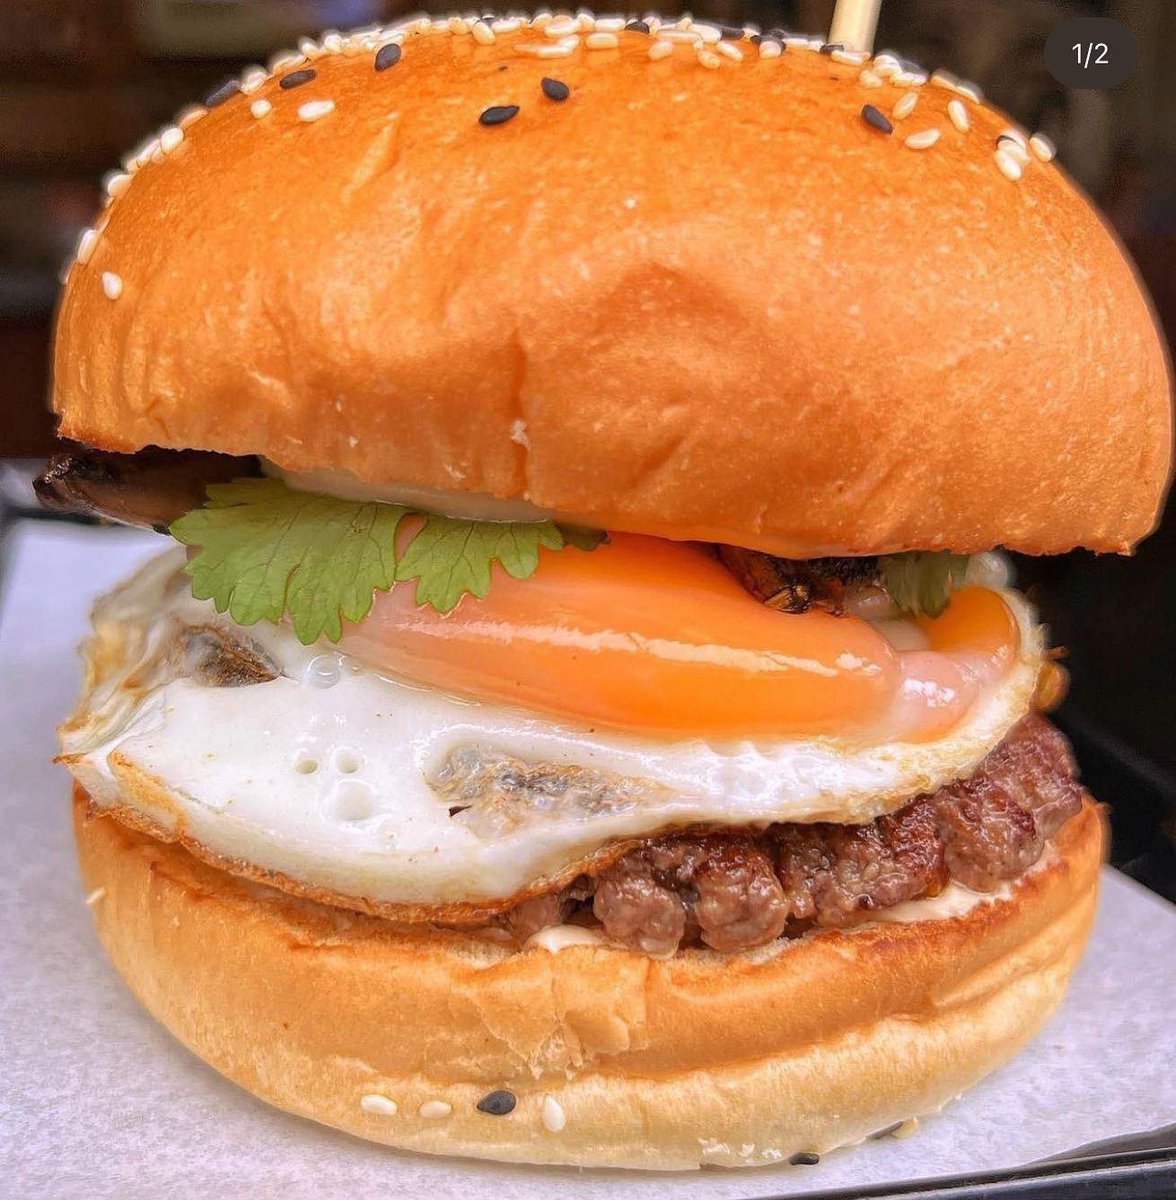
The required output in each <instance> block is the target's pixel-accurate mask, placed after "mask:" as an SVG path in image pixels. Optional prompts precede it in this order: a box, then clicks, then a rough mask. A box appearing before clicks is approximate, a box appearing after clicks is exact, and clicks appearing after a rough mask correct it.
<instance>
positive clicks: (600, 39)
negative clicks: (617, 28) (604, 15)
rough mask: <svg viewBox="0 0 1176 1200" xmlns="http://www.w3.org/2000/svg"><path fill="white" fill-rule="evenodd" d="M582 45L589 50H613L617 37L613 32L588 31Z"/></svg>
mask: <svg viewBox="0 0 1176 1200" xmlns="http://www.w3.org/2000/svg"><path fill="white" fill-rule="evenodd" d="M584 45H585V46H587V47H588V49H589V50H615V49H616V48H617V45H618V38H617V35H616V34H615V33H590V34H589V35H588V36H587V37H586V38H585V39H584Z"/></svg>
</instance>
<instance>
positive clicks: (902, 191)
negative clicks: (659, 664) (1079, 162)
mask: <svg viewBox="0 0 1176 1200" xmlns="http://www.w3.org/2000/svg"><path fill="white" fill-rule="evenodd" d="M537 37H538V35H537V34H536V33H534V32H528V31H524V32H521V33H517V34H505V35H500V36H499V38H498V40H497V42H496V43H495V44H494V45H491V46H480V45H477V44H476V43H475V42H474V41H473V40H472V39H471V38H469V37H467V36H460V37H448V36H422V37H419V38H416V37H414V38H410V39H409V41H408V43H407V44H406V46H405V48H404V54H403V58H402V60H401V62H400V63H399V64H398V65H397V66H396V67H395V68H393V69H391V70H388V71H384V72H380V73H377V72H375V71H374V70H373V67H372V53H371V51H370V50H363V51H362V52H361V53H357V54H354V55H347V54H341V53H339V54H324V55H322V56H320V57H318V58H316V59H315V61H314V63H313V66H314V69H315V70H316V71H317V73H318V76H317V78H316V79H315V80H314V81H313V82H312V83H310V84H306V85H304V86H302V87H299V88H295V89H293V90H289V91H283V90H280V89H279V88H278V86H277V82H276V80H273V79H271V80H269V81H267V82H266V83H264V84H263V85H262V86H261V88H260V90H259V91H258V92H256V93H254V94H253V95H252V96H246V97H242V96H237V97H234V98H232V99H230V100H229V101H227V102H226V103H224V104H223V105H221V106H220V107H218V108H216V109H214V110H213V111H211V112H209V113H208V114H207V115H205V116H203V117H201V118H199V119H198V120H196V121H195V122H194V123H192V124H190V125H188V126H187V127H186V130H185V136H184V140H183V142H182V143H180V145H179V146H178V147H177V148H175V149H173V150H171V151H170V152H169V153H167V154H166V155H163V154H162V153H160V155H159V159H160V161H152V162H148V163H147V165H146V166H144V167H143V168H142V169H141V170H140V171H139V172H138V173H137V174H136V176H135V178H134V179H133V181H132V182H131V184H130V186H129V187H128V188H127V189H126V190H125V192H124V193H123V194H122V195H121V196H120V198H119V199H117V200H116V201H115V202H114V203H113V205H112V207H111V208H110V210H109V211H108V213H107V214H106V218H105V224H104V228H103V229H102V231H101V233H100V236H99V237H98V240H97V242H96V244H95V246H94V247H93V251H92V254H90V256H89V260H88V262H87V263H86V264H85V265H84V266H79V267H75V268H74V269H73V270H72V271H71V273H70V277H69V282H68V286H67V288H66V292H65V297H64V301H63V304H62V307H61V313H60V320H59V323H58V330H57V344H56V358H55V392H54V404H55V407H56V409H57V410H58V411H59V412H60V413H61V414H62V431H63V432H64V433H65V434H67V435H69V436H71V437H76V438H79V439H82V440H85V441H88V442H91V443H94V444H96V445H99V446H103V447H108V448H111V449H116V450H133V449H135V448H138V447H141V446H144V445H146V444H149V443H155V444H159V445H163V446H173V447H198V448H207V449H215V450H222V451H226V452H229V453H234V454H261V455H264V456H266V457H268V458H269V459H271V460H273V461H274V462H276V463H278V464H280V465H281V466H283V467H285V468H289V469H292V470H312V469H318V468H338V469H343V470H346V471H350V472H353V473H354V474H355V475H356V476H358V477H360V478H361V479H364V480H368V481H376V482H384V483H388V482H400V483H407V484H414V485H420V486H425V487H432V488H443V489H452V490H459V491H463V492H476V493H490V494H493V495H494V496H499V497H512V498H523V497H525V498H528V499H529V500H530V501H532V502H533V503H534V504H537V505H540V506H543V507H545V508H549V509H552V510H556V511H558V512H560V513H564V514H570V515H573V516H575V517H577V518H578V519H580V520H582V521H586V522H590V523H592V524H595V525H599V526H603V527H608V528H614V529H622V530H633V531H637V532H643V533H651V534H657V535H663V536H670V537H677V538H688V537H692V538H701V539H705V540H713V541H719V542H728V543H734V544H739V545H745V546H749V547H754V548H762V549H766V550H771V551H774V552H776V553H780V554H784V555H788V556H792V557H806V556H815V555H821V554H836V553H880V552H886V551H897V550H903V549H907V548H911V547H915V548H927V549H930V548H936V547H949V548H952V549H955V550H958V551H975V550H981V549H985V548H988V547H990V546H993V545H995V544H997V543H1002V544H1004V545H1006V546H1009V547H1011V548H1014V549H1017V550H1024V551H1028V552H1031V553H1049V552H1055V551H1061V550H1066V549H1069V548H1071V547H1073V546H1075V545H1084V546H1088V547H1091V548H1094V549H1098V550H1115V551H1122V550H1126V549H1128V548H1130V547H1131V546H1132V545H1133V544H1134V543H1135V542H1136V541H1137V540H1138V539H1139V538H1141V537H1143V536H1144V535H1145V534H1146V533H1147V532H1148V531H1149V529H1150V528H1151V527H1152V525H1153V523H1154V521H1155V519H1156V514H1157V512H1158V509H1159V505H1160V502H1161V499H1162V495H1163V492H1164V488H1165V481H1166V478H1167V474H1168V461H1169V440H1170V411H1169V404H1170V398H1169V390H1170V388H1169V380H1168V370H1167V365H1166V362H1165V357H1164V351H1163V349H1162V344H1161V339H1160V338H1159V336H1158V335H1157V332H1156V328H1155V325H1154V322H1153V318H1152V315H1151V313H1150V311H1149V308H1148V304H1147V302H1146V300H1145V298H1144V296H1143V295H1142V293H1141V291H1140V287H1139V284H1138V282H1137V280H1136V278H1135V276H1134V274H1133V272H1132V269H1131V267H1130V266H1129V264H1128V262H1127V261H1126V259H1125V258H1124V256H1123V254H1122V252H1121V250H1120V248H1119V247H1118V245H1117V244H1116V242H1115V240H1114V238H1113V236H1112V235H1111V234H1110V233H1109V232H1108V230H1107V229H1106V228H1105V227H1104V226H1103V224H1102V223H1101V222H1100V220H1099V218H1098V217H1097V216H1096V214H1095V213H1094V211H1093V210H1092V209H1091V207H1090V205H1089V204H1088V203H1087V201H1086V200H1085V199H1084V198H1083V197H1082V196H1081V195H1080V194H1079V192H1078V191H1077V190H1076V189H1075V187H1074V186H1073V185H1072V184H1071V183H1070V181H1069V180H1068V179H1067V178H1066V177H1065V175H1064V174H1063V172H1062V171H1061V170H1060V169H1059V168H1058V167H1057V166H1056V164H1052V163H1050V164H1045V163H1041V162H1038V161H1037V160H1036V159H1035V158H1034V159H1031V161H1030V162H1029V163H1028V165H1027V166H1026V167H1025V169H1024V175H1023V178H1021V179H1020V180H1019V181H1018V182H1013V181H1011V180H1009V179H1007V178H1006V177H1005V176H1004V175H1003V174H1002V173H1001V172H1000V170H998V169H997V166H996V165H995V163H994V158H993V151H994V144H995V138H996V136H997V135H998V134H999V133H1000V132H1001V131H1002V130H1003V129H1004V128H1005V127H1006V126H1007V124H1008V120H1007V118H1006V117H1004V116H1002V115H1001V114H1000V113H999V112H997V111H996V110H994V109H992V108H989V107H986V106H982V105H978V104H975V103H973V102H972V101H971V100H964V104H965V106H966V108H967V110H968V112H969V114H970V118H971V127H970V129H969V130H968V132H966V133H961V132H958V131H957V130H956V129H955V128H954V127H953V126H952V124H951V122H950V121H949V120H948V119H947V117H946V116H945V112H946V105H947V103H948V102H949V101H950V100H952V99H953V98H958V97H956V96H955V94H954V93H953V92H952V91H951V90H949V89H948V88H947V87H943V86H938V85H936V84H928V85H927V86H924V87H923V88H922V89H921V92H922V95H921V98H920V100H919V103H918V107H917V108H916V110H915V113H914V115H912V116H911V117H909V118H908V119H907V120H906V121H905V122H903V123H900V124H898V125H897V127H896V130H895V133H894V134H893V135H892V136H889V137H888V136H885V135H883V134H881V133H879V132H878V131H876V130H874V129H871V128H870V127H868V126H867V124H866V123H865V122H864V121H863V120H862V117H861V109H862V106H863V104H865V103H867V102H868V103H871V104H874V105H876V106H878V107H879V108H880V109H882V110H883V111H884V112H889V111H890V110H891V109H892V107H893V105H894V103H895V101H896V100H897V99H898V97H899V96H900V95H903V94H905V92H906V90H907V89H904V88H899V87H895V86H892V85H891V84H890V83H887V84H885V85H884V86H882V87H878V88H870V89H867V88H865V87H863V86H862V84H861V82H860V80H859V68H857V67H855V66H850V65H845V64H842V63H838V62H835V61H833V60H832V59H830V58H829V57H826V56H822V55H818V54H816V53H812V52H809V51H804V50H790V51H789V52H788V53H786V54H784V55H782V56H781V57H780V58H777V59H772V60H765V59H760V58H759V57H758V56H757V54H756V52H755V50H754V48H753V47H752V46H751V45H750V44H747V43H745V44H744V52H745V58H744V61H743V62H741V63H734V62H730V61H728V60H726V59H723V61H722V65H721V67H720V69H718V70H705V69H702V68H701V67H700V66H699V65H698V63H697V62H696V59H695V54H694V52H693V51H692V50H689V49H686V48H680V49H679V51H677V52H676V53H675V54H674V55H673V56H671V57H670V58H667V59H665V60H664V61H660V62H656V63H654V62H650V61H649V58H648V49H649V39H648V38H647V37H645V36H644V35H641V34H638V33H635V32H633V33H623V34H621V35H620V48H619V50H617V51H604V52H591V51H586V50H583V49H580V50H578V51H577V52H576V53H575V54H573V55H572V56H571V57H569V58H566V59H559V60H557V61H555V62H554V63H553V62H551V61H547V60H537V59H535V58H533V57H527V56H524V55H522V54H520V53H518V51H517V49H515V47H517V45H518V44H519V43H520V42H522V43H534V42H535V41H536V38H537ZM540 40H541V39H540ZM503 65H505V66H506V67H507V70H506V71H500V70H499V67H500V66H503ZM551 74H555V75H557V76H558V77H559V78H561V79H563V80H566V82H567V83H568V84H570V85H571V88H572V95H571V98H570V99H569V100H568V101H566V102H564V103H562V104H556V103H553V102H551V101H549V100H547V99H545V98H544V97H543V95H542V94H541V92H540V88H539V80H540V77H541V76H544V75H551ZM257 99H266V100H268V101H270V102H271V103H272V106H273V107H272V111H271V112H270V113H269V114H268V115H267V116H265V117H261V118H258V117H254V116H252V115H251V112H250V106H251V102H252V101H254V100H257ZM316 100H331V101H333V102H334V105H335V108H334V111H332V112H331V113H329V114H328V115H327V116H325V117H323V118H322V119H320V120H317V121H314V122H307V121H304V120H300V119H299V116H298V110H299V108H300V106H301V105H303V104H304V103H306V102H308V101H316ZM508 102H509V103H518V104H520V105H521V111H520V113H519V115H518V116H517V117H515V119H514V120H513V121H511V122H509V123H508V124H506V125H502V126H499V127H496V128H485V127H483V126H481V125H480V124H479V122H478V115H479V113H480V112H481V111H482V110H483V109H484V108H486V107H487V106H489V105H493V104H502V103H508ZM931 127H936V128H938V129H939V130H940V131H941V136H940V138H939V141H938V143H937V144H936V145H935V146H933V147H932V148H931V149H930V150H922V151H919V150H912V149H910V148H908V147H906V146H905V145H904V137H905V135H907V134H909V133H910V132H913V131H915V130H923V129H927V128H931ZM654 163H656V168H655V167H654V166H653V165H652V164H654ZM108 272H109V273H113V274H114V275H117V276H118V277H119V280H120V281H121V285H122V292H121V294H120V295H119V296H118V298H117V299H110V298H108V296H107V294H106V293H105V291H104V287H103V275H104V273H108ZM520 422H521V424H520Z"/></svg>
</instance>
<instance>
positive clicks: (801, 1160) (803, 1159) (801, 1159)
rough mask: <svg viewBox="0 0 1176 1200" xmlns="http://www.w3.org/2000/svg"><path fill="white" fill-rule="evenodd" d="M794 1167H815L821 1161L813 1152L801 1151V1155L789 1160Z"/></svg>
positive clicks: (795, 1155)
mask: <svg viewBox="0 0 1176 1200" xmlns="http://www.w3.org/2000/svg"><path fill="white" fill-rule="evenodd" d="M788 1161H789V1162H790V1163H791V1164H792V1165H793V1166H794V1167H815V1166H816V1165H817V1163H819V1162H820V1161H821V1156H820V1155H819V1154H814V1153H813V1152H812V1151H811V1150H801V1151H800V1153H799V1154H794V1155H793V1156H792V1157H791V1158H790V1159H789V1160H788Z"/></svg>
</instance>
